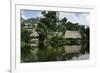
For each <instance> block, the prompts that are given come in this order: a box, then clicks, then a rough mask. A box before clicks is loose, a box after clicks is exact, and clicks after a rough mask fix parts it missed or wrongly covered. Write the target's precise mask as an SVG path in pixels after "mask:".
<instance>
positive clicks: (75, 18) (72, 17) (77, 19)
mask: <svg viewBox="0 0 100 73" xmlns="http://www.w3.org/2000/svg"><path fill="white" fill-rule="evenodd" d="M21 17H22V18H24V19H26V20H27V19H29V18H36V17H42V14H41V11H37V10H21ZM64 17H66V18H67V21H70V22H73V23H79V24H82V25H88V26H89V19H90V18H89V13H82V12H81V13H79V12H59V19H62V18H64Z"/></svg>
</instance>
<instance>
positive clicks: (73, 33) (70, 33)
mask: <svg viewBox="0 0 100 73" xmlns="http://www.w3.org/2000/svg"><path fill="white" fill-rule="evenodd" d="M64 38H81V34H80V33H79V32H78V31H66V32H65V35H64Z"/></svg>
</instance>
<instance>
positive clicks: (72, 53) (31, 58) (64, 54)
mask: <svg viewBox="0 0 100 73" xmlns="http://www.w3.org/2000/svg"><path fill="white" fill-rule="evenodd" d="M28 53H29V51H28ZM87 53H88V54H89V42H88V41H86V40H81V44H80V45H65V44H62V45H59V44H57V43H55V44H54V43H53V44H52V43H46V44H43V43H39V44H38V46H37V47H34V48H33V49H30V53H29V54H28V55H27V54H26V55H27V57H26V59H23V60H22V62H48V61H66V60H72V58H73V57H79V56H81V55H85V54H87ZM26 55H25V56H26Z"/></svg>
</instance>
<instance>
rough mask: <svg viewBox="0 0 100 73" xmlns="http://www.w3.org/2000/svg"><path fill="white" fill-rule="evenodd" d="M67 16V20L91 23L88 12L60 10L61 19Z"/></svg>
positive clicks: (85, 23) (84, 23)
mask: <svg viewBox="0 0 100 73" xmlns="http://www.w3.org/2000/svg"><path fill="white" fill-rule="evenodd" d="M64 17H66V18H67V21H71V22H73V23H80V24H82V25H89V14H88V13H78V12H77V13H76V12H59V19H62V18H64Z"/></svg>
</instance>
